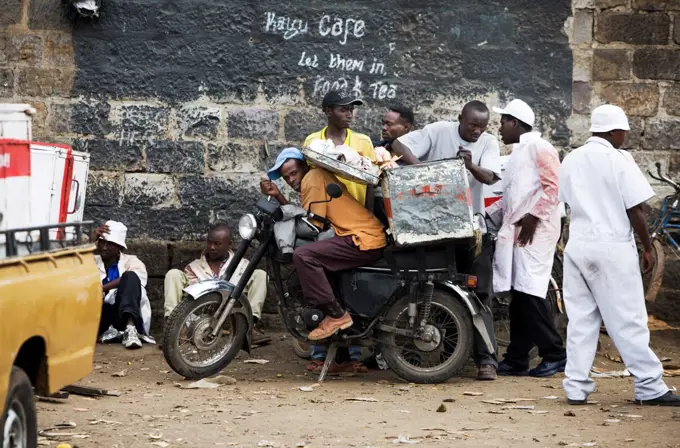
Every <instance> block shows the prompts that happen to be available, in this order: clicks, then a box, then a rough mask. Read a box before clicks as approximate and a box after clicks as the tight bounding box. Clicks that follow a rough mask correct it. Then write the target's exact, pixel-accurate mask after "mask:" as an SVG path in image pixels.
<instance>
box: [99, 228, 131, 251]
mask: <svg viewBox="0 0 680 448" xmlns="http://www.w3.org/2000/svg"><path fill="white" fill-rule="evenodd" d="M106 225H107V226H108V227H109V233H105V234H103V235H102V237H101V239H102V240H104V241H109V242H111V243H115V244H117V245H119V246H121V247H122V248H123V249H127V246H126V245H125V237H126V236H127V227H125V224H123V223H122V222H118V221H106Z"/></svg>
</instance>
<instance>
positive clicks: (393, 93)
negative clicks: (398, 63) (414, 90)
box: [368, 82, 397, 100]
mask: <svg viewBox="0 0 680 448" xmlns="http://www.w3.org/2000/svg"><path fill="white" fill-rule="evenodd" d="M368 87H369V89H373V98H375V99H378V100H384V99H385V98H390V99H393V98H396V97H397V86H396V85H394V84H389V85H388V84H385V83H382V82H374V83H371V84H370V85H369V86H368Z"/></svg>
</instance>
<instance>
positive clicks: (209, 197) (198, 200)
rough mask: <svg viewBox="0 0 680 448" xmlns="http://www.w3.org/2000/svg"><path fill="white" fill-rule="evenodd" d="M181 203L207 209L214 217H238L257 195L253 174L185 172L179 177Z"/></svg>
mask: <svg viewBox="0 0 680 448" xmlns="http://www.w3.org/2000/svg"><path fill="white" fill-rule="evenodd" d="M179 197H180V201H181V203H182V206H190V207H196V208H199V209H204V210H205V209H207V210H209V211H210V212H211V216H213V217H214V218H216V219H217V220H220V221H222V220H228V221H232V222H236V221H238V219H239V218H240V216H241V215H242V214H243V213H250V212H252V211H253V207H254V205H255V202H257V200H258V199H259V197H260V191H259V177H256V176H225V175H214V176H185V177H183V178H181V179H180V181H179Z"/></svg>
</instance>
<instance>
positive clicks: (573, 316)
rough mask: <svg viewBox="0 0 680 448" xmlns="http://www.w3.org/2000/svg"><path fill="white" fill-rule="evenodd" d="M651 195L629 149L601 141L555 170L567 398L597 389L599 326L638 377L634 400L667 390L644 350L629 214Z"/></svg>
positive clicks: (588, 145)
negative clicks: (565, 215) (561, 220)
mask: <svg viewBox="0 0 680 448" xmlns="http://www.w3.org/2000/svg"><path fill="white" fill-rule="evenodd" d="M652 196H654V191H653V190H652V188H651V187H650V186H649V183H648V182H647V180H646V179H645V177H644V175H643V174H642V172H641V171H640V169H639V168H638V167H637V165H636V164H635V162H634V161H633V158H632V157H631V155H630V154H628V153H627V152H626V151H620V150H616V149H615V148H614V147H613V146H612V145H611V144H610V143H609V142H607V141H606V140H604V139H601V138H598V137H592V138H590V139H588V141H587V142H586V144H585V145H584V146H583V147H581V148H578V149H576V150H574V151H572V153H571V154H569V155H568V156H567V157H566V158H565V159H564V164H563V165H562V169H561V172H560V199H561V200H562V201H564V202H566V203H567V204H569V208H570V210H571V221H570V224H569V242H568V243H567V247H566V249H565V253H564V304H565V308H566V311H567V316H568V317H569V326H568V328H567V366H566V369H565V375H566V379H565V380H564V383H563V384H564V389H565V392H566V394H567V397H568V398H570V399H574V400H583V399H585V398H587V397H588V395H590V394H591V393H592V392H593V391H594V390H595V384H594V382H593V380H591V379H590V369H591V367H592V365H593V360H594V359H595V352H596V350H597V341H598V338H599V335H600V325H601V323H602V321H603V320H604V323H605V325H606V327H607V332H608V333H609V335H610V336H611V338H612V340H613V341H614V344H616V347H617V348H618V350H619V353H620V354H621V358H622V359H623V362H624V363H625V365H626V368H627V369H628V371H629V372H630V373H631V375H633V377H634V378H635V397H636V398H637V399H638V400H651V399H654V398H658V397H660V396H661V395H664V394H665V393H666V392H668V387H667V386H666V385H665V384H664V382H663V381H662V379H661V377H662V375H663V367H662V365H661V362H659V359H658V358H657V357H656V355H655V354H654V352H652V350H651V349H650V348H649V330H648V328H647V310H646V308H645V301H644V289H643V286H642V278H641V275H640V264H639V259H638V254H637V249H636V247H635V240H634V238H633V232H632V226H631V223H630V218H629V217H628V214H627V212H626V211H627V210H628V209H630V208H631V207H634V206H636V205H638V204H641V203H643V202H645V201H646V200H648V199H649V198H651V197H652Z"/></svg>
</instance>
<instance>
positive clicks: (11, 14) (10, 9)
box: [0, 0, 23, 28]
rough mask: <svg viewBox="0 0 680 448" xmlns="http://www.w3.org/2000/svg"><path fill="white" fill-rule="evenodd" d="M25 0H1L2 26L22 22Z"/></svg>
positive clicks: (0, 16) (0, 25) (0, 20)
mask: <svg viewBox="0 0 680 448" xmlns="http://www.w3.org/2000/svg"><path fill="white" fill-rule="evenodd" d="M22 10H23V0H0V11H2V14H0V28H5V27H6V26H7V25H16V24H17V23H20V22H21V15H22Z"/></svg>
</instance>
